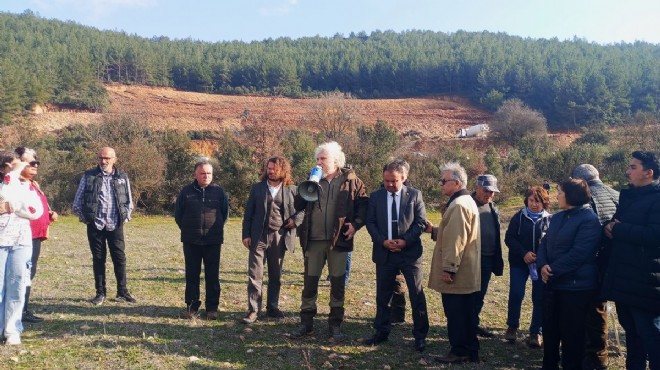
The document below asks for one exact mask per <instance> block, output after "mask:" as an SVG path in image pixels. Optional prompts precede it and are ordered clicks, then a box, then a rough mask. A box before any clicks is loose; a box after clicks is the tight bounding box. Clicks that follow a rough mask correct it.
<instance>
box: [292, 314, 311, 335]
mask: <svg viewBox="0 0 660 370" xmlns="http://www.w3.org/2000/svg"><path fill="white" fill-rule="evenodd" d="M314 316H316V310H310V311H301V312H300V325H298V327H297V328H295V329H294V330H293V331H292V332H291V333H289V337H290V338H292V339H298V338H302V337H304V336H306V335H309V334H312V333H313V332H314Z"/></svg>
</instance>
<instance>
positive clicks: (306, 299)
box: [289, 141, 369, 342]
mask: <svg viewBox="0 0 660 370" xmlns="http://www.w3.org/2000/svg"><path fill="white" fill-rule="evenodd" d="M315 157H316V164H317V167H320V172H321V176H320V177H319V176H318V172H317V171H318V169H317V170H313V171H312V173H311V174H310V180H308V181H305V182H303V183H301V184H300V186H299V187H298V195H297V196H296V197H295V207H296V210H298V211H301V210H304V211H305V217H304V219H303V222H302V224H301V225H300V228H299V230H298V231H299V235H300V244H301V246H302V248H303V251H304V254H305V274H304V287H303V292H302V299H301V300H302V302H301V305H300V326H299V327H298V328H296V329H295V330H294V331H292V332H291V333H290V335H289V336H290V337H291V338H294V339H296V338H301V337H304V336H306V335H308V334H311V333H312V332H313V330H314V316H316V312H317V308H316V298H317V296H318V284H319V278H320V277H321V272H322V271H323V267H324V266H325V263H326V261H327V262H328V271H329V274H330V303H329V304H330V315H329V316H328V325H329V329H330V340H331V341H332V342H339V341H341V340H343V339H344V335H343V334H342V333H341V324H342V322H343V321H344V292H345V289H346V285H345V274H346V258H347V254H348V252H351V251H352V250H353V236H354V235H355V232H356V231H357V230H359V229H360V228H362V226H364V221H365V216H366V212H367V206H368V202H369V198H368V195H367V191H366V189H365V186H364V183H363V182H362V180H360V179H359V178H358V177H357V175H356V174H355V172H354V171H353V170H352V169H351V168H347V167H345V165H346V156H345V155H344V152H343V151H342V149H341V146H340V145H339V144H338V143H336V142H334V141H332V142H327V143H324V144H321V145H319V146H318V147H317V148H316V150H315ZM315 183H316V184H315Z"/></svg>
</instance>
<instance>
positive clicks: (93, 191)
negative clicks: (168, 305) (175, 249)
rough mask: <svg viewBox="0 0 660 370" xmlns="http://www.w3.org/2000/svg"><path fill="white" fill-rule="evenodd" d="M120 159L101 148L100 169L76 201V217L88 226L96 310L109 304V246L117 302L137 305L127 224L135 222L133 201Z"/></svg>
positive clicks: (85, 180)
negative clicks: (128, 277)
mask: <svg viewBox="0 0 660 370" xmlns="http://www.w3.org/2000/svg"><path fill="white" fill-rule="evenodd" d="M116 162H117V155H116V154H115V150H114V149H112V148H110V147H104V148H101V150H100V151H99V156H98V166H96V167H94V168H92V169H90V170H87V171H85V173H84V175H83V177H82V178H81V179H80V184H79V185H78V191H76V197H75V199H74V201H73V213H74V214H76V215H77V216H78V217H79V218H80V222H83V223H84V224H86V225H87V239H88V241H89V248H90V250H91V251H92V264H93V268H94V285H95V287H96V296H95V297H94V298H92V300H91V303H92V304H93V305H95V306H99V305H102V304H103V302H105V297H106V286H105V260H106V255H107V252H106V244H107V246H108V247H107V248H108V250H109V251H110V257H111V258H112V264H113V267H114V270H115V278H116V279H117V298H115V301H117V302H129V303H135V302H136V300H135V298H133V296H131V294H130V293H129V292H128V288H127V286H126V285H127V284H126V253H125V252H124V247H125V244H124V224H125V223H126V222H128V220H130V219H131V212H132V211H133V199H132V198H131V185H130V183H129V181H128V176H127V175H126V173H124V172H122V171H120V170H119V169H117V168H116V167H115V163H116Z"/></svg>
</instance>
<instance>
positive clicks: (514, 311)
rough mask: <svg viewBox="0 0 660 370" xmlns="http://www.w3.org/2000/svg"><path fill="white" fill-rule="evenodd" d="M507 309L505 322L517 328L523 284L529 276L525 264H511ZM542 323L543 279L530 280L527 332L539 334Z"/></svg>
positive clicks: (525, 283)
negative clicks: (529, 312)
mask: <svg viewBox="0 0 660 370" xmlns="http://www.w3.org/2000/svg"><path fill="white" fill-rule="evenodd" d="M509 273H510V279H509V309H508V313H507V319H506V324H507V325H508V326H511V327H514V328H518V327H519V326H520V308H521V306H522V301H523V298H525V285H527V278H528V277H529V268H528V267H527V266H524V267H521V266H513V265H510V269H509ZM542 323H543V281H541V278H540V277H539V279H538V280H536V281H533V280H532V322H531V323H530V325H529V332H530V333H532V334H541V331H542V329H541V325H542Z"/></svg>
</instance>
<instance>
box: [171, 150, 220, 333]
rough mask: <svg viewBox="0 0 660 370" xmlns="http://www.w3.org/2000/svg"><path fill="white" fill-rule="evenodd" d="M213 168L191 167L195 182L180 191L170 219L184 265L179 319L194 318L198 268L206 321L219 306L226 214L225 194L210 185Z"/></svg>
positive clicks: (203, 163)
mask: <svg viewBox="0 0 660 370" xmlns="http://www.w3.org/2000/svg"><path fill="white" fill-rule="evenodd" d="M212 180H213V167H212V166H211V164H210V163H209V161H208V160H202V161H199V162H197V164H195V181H193V182H192V184H189V185H186V186H184V187H183V189H181V192H180V193H179V196H178V198H177V200H176V209H175V211H174V219H175V221H176V224H177V225H179V229H181V242H183V256H184V260H185V264H186V293H185V301H186V310H185V311H184V312H182V314H181V317H182V318H187V319H190V318H195V317H197V316H198V312H199V307H200V306H201V303H202V302H201V301H200V300H199V295H200V293H199V283H200V274H201V270H202V269H201V265H202V262H204V280H205V283H206V301H205V307H206V318H207V319H208V320H216V319H217V318H218V306H219V304H220V247H221V246H222V242H223V238H224V227H225V223H226V222H227V217H228V215H229V202H228V200H227V195H226V194H225V191H224V190H223V189H222V188H221V187H220V186H219V185H216V184H212V183H211V181H212Z"/></svg>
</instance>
